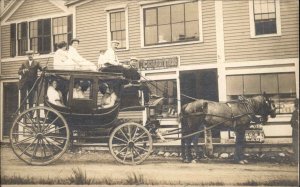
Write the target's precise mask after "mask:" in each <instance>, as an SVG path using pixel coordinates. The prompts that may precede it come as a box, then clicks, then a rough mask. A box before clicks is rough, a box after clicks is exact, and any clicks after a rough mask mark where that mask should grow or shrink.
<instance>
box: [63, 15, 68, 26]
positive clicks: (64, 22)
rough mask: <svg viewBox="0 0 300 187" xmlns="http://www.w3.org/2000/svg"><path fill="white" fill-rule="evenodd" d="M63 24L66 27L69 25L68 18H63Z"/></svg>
mask: <svg viewBox="0 0 300 187" xmlns="http://www.w3.org/2000/svg"><path fill="white" fill-rule="evenodd" d="M62 24H63V25H64V26H65V25H67V24H68V20H67V17H63V20H62Z"/></svg>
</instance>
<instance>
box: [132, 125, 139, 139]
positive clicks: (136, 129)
mask: <svg viewBox="0 0 300 187" xmlns="http://www.w3.org/2000/svg"><path fill="white" fill-rule="evenodd" d="M137 131H138V127H136V128H135V131H134V133H133V136H132V140H134V138H135V135H136V133H137Z"/></svg>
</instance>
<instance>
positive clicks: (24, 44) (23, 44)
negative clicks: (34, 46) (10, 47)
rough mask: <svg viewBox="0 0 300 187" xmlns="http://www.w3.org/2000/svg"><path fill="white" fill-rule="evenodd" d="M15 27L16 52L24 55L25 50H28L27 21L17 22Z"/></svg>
mask: <svg viewBox="0 0 300 187" xmlns="http://www.w3.org/2000/svg"><path fill="white" fill-rule="evenodd" d="M17 29H18V30H17V35H18V36H17V40H18V42H17V43H18V44H17V45H18V52H19V55H25V52H26V51H27V50H28V36H27V33H28V26H27V22H22V23H18V25H17Z"/></svg>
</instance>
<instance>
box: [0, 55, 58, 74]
mask: <svg viewBox="0 0 300 187" xmlns="http://www.w3.org/2000/svg"><path fill="white" fill-rule="evenodd" d="M33 58H34V57H33ZM34 59H35V58H34ZM36 61H39V62H40V63H41V65H42V66H45V65H46V63H47V61H48V68H49V69H53V58H52V57H49V60H48V58H39V59H36ZM23 62H25V60H16V61H5V62H1V63H2V64H1V67H2V69H1V74H2V76H8V77H18V70H19V68H20V66H21V64H22V63H23Z"/></svg>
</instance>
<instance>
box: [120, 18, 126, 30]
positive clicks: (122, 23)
mask: <svg viewBox="0 0 300 187" xmlns="http://www.w3.org/2000/svg"><path fill="white" fill-rule="evenodd" d="M125 29H126V28H125V20H123V21H121V30H125Z"/></svg>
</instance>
